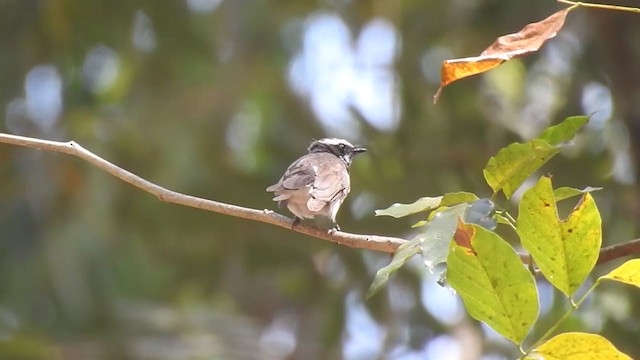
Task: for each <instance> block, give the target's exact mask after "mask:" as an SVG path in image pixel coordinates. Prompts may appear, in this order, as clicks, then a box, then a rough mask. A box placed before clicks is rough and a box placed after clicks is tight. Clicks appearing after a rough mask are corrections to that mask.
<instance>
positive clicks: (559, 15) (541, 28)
mask: <svg viewBox="0 0 640 360" xmlns="http://www.w3.org/2000/svg"><path fill="white" fill-rule="evenodd" d="M568 13H569V8H566V9H564V10H560V11H558V12H556V13H554V14H552V15H551V16H549V17H547V18H546V19H544V20H542V21H539V22H536V23H531V24H528V25H527V26H525V27H524V28H522V29H521V30H520V31H518V32H517V33H514V34H508V35H504V36H501V37H499V38H498V39H497V40H496V41H495V42H494V43H493V44H491V46H489V47H488V48H486V49H485V50H484V51H483V52H482V53H481V54H480V56H476V57H468V58H462V59H451V60H445V61H443V62H442V69H441V77H440V88H438V91H437V92H436V94H435V96H434V97H433V102H434V103H436V102H437V101H438V98H439V97H440V94H441V93H442V90H443V88H444V87H445V86H447V85H449V84H450V83H452V82H454V81H456V80H460V79H462V78H465V77H468V76H472V75H477V74H480V73H483V72H485V71H488V70H491V69H493V68H495V67H497V66H498V65H500V64H502V63H503V62H504V61H506V60H510V59H513V58H516V57H521V56H524V55H528V54H530V53H532V52H536V51H538V49H540V47H541V46H542V45H544V43H545V42H546V41H547V40H549V39H551V38H553V37H555V36H556V34H557V33H558V31H560V29H561V28H562V26H563V25H564V21H565V19H566V17H567V14H568Z"/></svg>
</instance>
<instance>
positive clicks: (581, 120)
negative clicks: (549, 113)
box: [538, 116, 589, 145]
mask: <svg viewBox="0 0 640 360" xmlns="http://www.w3.org/2000/svg"><path fill="white" fill-rule="evenodd" d="M588 122H589V117H588V116H570V117H568V118H566V119H564V120H563V121H562V122H561V123H560V124H558V125H554V126H551V127H548V128H547V129H546V130H545V131H544V132H543V133H542V134H541V135H540V136H539V137H538V139H542V140H546V141H547V142H548V143H549V144H551V145H558V144H560V143H562V142H565V141H569V140H571V139H573V138H574V137H575V136H576V133H577V132H578V130H580V128H582V127H583V126H584V125H585V124H586V123H588Z"/></svg>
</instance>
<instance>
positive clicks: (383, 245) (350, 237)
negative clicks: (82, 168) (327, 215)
mask: <svg viewBox="0 0 640 360" xmlns="http://www.w3.org/2000/svg"><path fill="white" fill-rule="evenodd" d="M0 143H6V144H12V145H18V146H24V147H29V148H34V149H39V150H46V151H52V152H58V153H63V154H68V155H73V156H77V157H79V158H81V159H83V160H85V161H87V162H89V163H91V164H92V165H94V166H96V167H97V168H100V169H102V170H104V171H106V172H108V173H109V174H111V175H113V176H115V177H117V178H118V179H121V180H123V181H126V182H128V183H129V184H131V185H133V186H135V187H137V188H139V189H141V190H144V191H146V192H148V193H150V194H153V195H155V196H157V197H158V199H160V200H161V201H165V202H169V203H174V204H180V205H184V206H189V207H193V208H197V209H202V210H207V211H211V212H216V213H219V214H225V215H230V216H235V217H239V218H243V219H247V220H253V221H259V222H263V223H267V224H271V225H275V226H279V227H282V228H285V229H290V230H293V231H295V232H298V233H301V234H305V235H309V236H313V237H316V238H319V239H323V240H328V241H332V242H334V243H337V244H340V245H345V246H348V247H352V248H359V249H368V250H375V251H380V252H386V253H393V252H395V250H396V249H397V248H398V246H400V245H402V244H404V243H405V242H406V240H404V239H400V238H396V237H390V236H379V235H359V234H351V233H346V232H342V231H335V232H329V231H327V230H325V229H320V228H317V227H314V226H311V225H308V224H304V223H298V224H295V225H294V219H291V218H289V217H286V216H284V215H280V214H277V213H275V212H273V211H272V210H266V209H265V210H257V209H250V208H245V207H242V206H237V205H231V204H225V203H222V202H218V201H213V200H207V199H203V198H199V197H195V196H191V195H186V194H182V193H179V192H175V191H172V190H169V189H166V188H163V187H162V186H159V185H156V184H154V183H152V182H150V181H147V180H145V179H143V178H141V177H140V176H138V175H135V174H133V173H131V172H129V171H127V170H124V169H122V168H120V167H118V166H116V165H114V164H112V163H110V162H109V161H107V160H105V159H103V158H101V157H99V156H98V155H96V154H94V153H92V152H91V151H89V150H87V149H85V148H83V147H82V146H80V145H79V144H77V143H76V142H73V141H69V142H60V141H47V140H41V139H36V138H30V137H25V136H16V135H9V134H4V133H0Z"/></svg>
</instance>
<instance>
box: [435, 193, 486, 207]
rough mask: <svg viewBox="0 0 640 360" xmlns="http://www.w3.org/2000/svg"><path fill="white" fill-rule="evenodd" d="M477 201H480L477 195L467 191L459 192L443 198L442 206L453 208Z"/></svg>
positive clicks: (447, 194)
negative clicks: (453, 206) (452, 206)
mask: <svg viewBox="0 0 640 360" xmlns="http://www.w3.org/2000/svg"><path fill="white" fill-rule="evenodd" d="M476 200H478V197H477V196H476V194H474V193H470V192H466V191H458V192H452V193H446V194H444V195H443V196H442V202H441V203H440V206H451V205H457V204H461V203H466V202H471V201H476Z"/></svg>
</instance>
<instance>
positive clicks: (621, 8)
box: [558, 0, 640, 14]
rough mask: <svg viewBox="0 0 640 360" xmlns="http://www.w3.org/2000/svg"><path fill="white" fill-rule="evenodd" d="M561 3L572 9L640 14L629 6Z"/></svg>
mask: <svg viewBox="0 0 640 360" xmlns="http://www.w3.org/2000/svg"><path fill="white" fill-rule="evenodd" d="M558 2H559V3H561V4H567V5H572V6H571V7H578V6H581V7H588V8H594V9H605V10H614V11H625V12H631V13H636V14H638V13H640V9H638V8H634V7H628V6H617V5H608V4H595V3H589V2H582V1H570V0H558Z"/></svg>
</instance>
